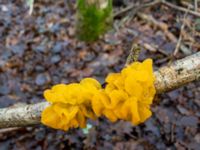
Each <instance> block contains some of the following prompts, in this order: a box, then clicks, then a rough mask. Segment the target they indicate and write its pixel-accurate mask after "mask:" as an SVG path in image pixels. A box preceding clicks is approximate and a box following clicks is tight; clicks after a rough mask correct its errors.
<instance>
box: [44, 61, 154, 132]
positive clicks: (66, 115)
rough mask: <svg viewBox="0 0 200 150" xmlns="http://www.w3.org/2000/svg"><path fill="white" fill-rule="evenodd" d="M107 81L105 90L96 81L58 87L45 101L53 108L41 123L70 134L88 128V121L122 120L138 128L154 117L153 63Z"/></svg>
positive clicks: (133, 67) (134, 66) (127, 69)
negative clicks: (81, 128) (72, 130)
mask: <svg viewBox="0 0 200 150" xmlns="http://www.w3.org/2000/svg"><path fill="white" fill-rule="evenodd" d="M105 81H106V83H107V85H106V87H105V88H104V89H103V88H102V87H101V85H100V83H99V82H98V81H97V80H95V79H92V78H85V79H83V80H81V82H80V83H72V84H68V85H65V84H58V85H55V86H53V87H52V89H50V90H46V91H45V92H44V97H45V99H46V100H47V101H48V102H50V103H51V105H50V106H49V107H47V108H46V109H45V110H44V111H43V112H42V119H41V121H42V123H43V124H45V125H47V126H50V127H52V128H56V129H62V130H68V129H69V128H77V127H85V125H86V121H87V118H90V119H96V118H97V117H100V116H105V117H106V118H108V119H109V120H110V121H112V122H114V121H117V120H118V119H122V120H126V121H130V122H131V123H132V124H133V125H137V124H139V123H142V122H144V121H145V120H147V119H148V118H149V117H150V116H151V114H152V113H151V110H150V105H151V104H152V102H153V98H154V95H155V92H156V91H155V87H154V81H155V77H154V75H153V68H152V60H151V59H146V60H145V61H143V62H142V63H140V62H134V63H132V64H130V65H129V66H127V67H125V68H124V69H122V70H121V72H120V73H110V74H109V75H108V76H107V77H106V79H105Z"/></svg>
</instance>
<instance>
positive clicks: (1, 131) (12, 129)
mask: <svg viewBox="0 0 200 150" xmlns="http://www.w3.org/2000/svg"><path fill="white" fill-rule="evenodd" d="M20 129H21V127H14V128H6V129H0V134H5V133H8V132H13V131H17V130H20Z"/></svg>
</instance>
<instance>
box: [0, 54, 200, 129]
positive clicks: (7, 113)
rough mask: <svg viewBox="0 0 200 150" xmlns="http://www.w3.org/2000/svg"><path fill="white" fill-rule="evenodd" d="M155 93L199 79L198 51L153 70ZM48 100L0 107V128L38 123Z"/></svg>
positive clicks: (199, 60)
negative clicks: (18, 105) (19, 105)
mask: <svg viewBox="0 0 200 150" xmlns="http://www.w3.org/2000/svg"><path fill="white" fill-rule="evenodd" d="M155 76H156V82H155V87H156V91H157V93H163V92H167V91H170V90H173V89H176V88H178V87H181V86H182V85H184V84H187V83H190V82H192V81H195V80H199V79H200V52H198V53H196V54H193V55H191V56H188V57H186V58H184V59H181V60H178V61H176V62H174V63H173V64H172V65H170V66H165V67H162V68H160V69H159V70H158V71H156V72H155ZM48 105H49V103H48V102H41V103H38V104H32V105H25V106H21V107H9V108H3V109H0V128H8V127H21V126H30V125H35V124H40V117H41V112H42V111H43V110H44V109H45V108H46V107H47V106H48Z"/></svg>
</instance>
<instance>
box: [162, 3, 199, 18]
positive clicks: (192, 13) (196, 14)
mask: <svg viewBox="0 0 200 150" xmlns="http://www.w3.org/2000/svg"><path fill="white" fill-rule="evenodd" d="M162 4H164V5H166V6H168V7H171V8H173V9H176V10H179V11H183V12H187V11H188V13H189V14H191V15H194V16H196V17H200V13H198V12H196V11H192V10H188V9H186V8H183V7H180V6H176V5H174V4H172V3H169V2H166V1H164V0H163V1H162Z"/></svg>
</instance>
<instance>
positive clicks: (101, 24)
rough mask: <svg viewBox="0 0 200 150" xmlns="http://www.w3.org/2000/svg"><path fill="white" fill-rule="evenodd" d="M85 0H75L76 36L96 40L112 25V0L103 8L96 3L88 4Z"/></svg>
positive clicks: (81, 38) (83, 39)
mask: <svg viewBox="0 0 200 150" xmlns="http://www.w3.org/2000/svg"><path fill="white" fill-rule="evenodd" d="M86 1H87V0H77V22H76V31H77V37H78V38H79V39H80V40H82V41H87V42H92V41H95V40H97V39H98V38H99V37H100V35H102V34H104V33H105V32H106V31H107V30H108V29H109V28H110V27H111V25H112V20H113V17H112V0H108V5H107V6H106V7H105V8H100V7H99V6H98V4H94V3H93V4H88V3H87V2H86Z"/></svg>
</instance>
